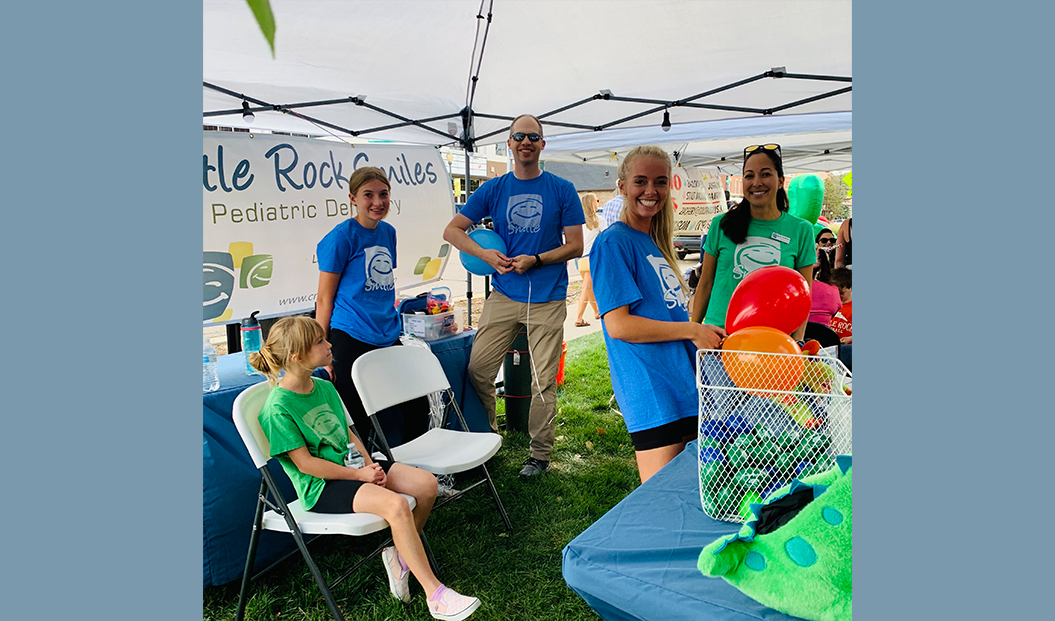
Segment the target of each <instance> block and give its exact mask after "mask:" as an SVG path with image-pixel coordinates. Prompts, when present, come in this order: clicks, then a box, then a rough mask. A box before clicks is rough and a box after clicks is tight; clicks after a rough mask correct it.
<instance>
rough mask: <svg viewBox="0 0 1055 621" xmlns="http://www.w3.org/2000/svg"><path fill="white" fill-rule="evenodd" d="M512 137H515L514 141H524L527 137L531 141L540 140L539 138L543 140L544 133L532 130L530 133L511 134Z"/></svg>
mask: <svg viewBox="0 0 1055 621" xmlns="http://www.w3.org/2000/svg"><path fill="white" fill-rule="evenodd" d="M510 138H512V139H513V142H523V140H524V138H527V139H528V140H530V141H531V142H538V141H539V140H542V134H536V133H535V132H531V133H530V134H525V133H524V132H517V133H515V134H513V135H512V136H510Z"/></svg>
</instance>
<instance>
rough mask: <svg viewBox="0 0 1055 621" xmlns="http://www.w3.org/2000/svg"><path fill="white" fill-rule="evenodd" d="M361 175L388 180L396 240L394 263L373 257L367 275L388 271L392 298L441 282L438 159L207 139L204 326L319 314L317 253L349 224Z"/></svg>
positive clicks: (336, 145)
mask: <svg viewBox="0 0 1055 621" xmlns="http://www.w3.org/2000/svg"><path fill="white" fill-rule="evenodd" d="M360 166H378V167H380V168H381V169H383V170H384V171H385V173H386V174H387V175H388V179H389V181H390V182H391V184H392V207H391V211H390V212H389V214H388V217H387V218H386V222H388V223H389V224H391V225H392V226H394V227H396V233H397V235H398V240H399V246H398V248H399V250H398V256H397V257H389V256H387V252H386V253H384V255H385V256H380V255H379V256H375V257H374V258H373V259H372V263H371V268H370V269H377V270H381V271H391V270H393V269H394V271H395V282H396V290H397V291H398V290H400V289H405V288H407V287H412V286H415V285H420V284H422V283H426V282H432V281H434V280H438V279H439V278H440V276H442V274H443V269H444V267H446V264H447V260H448V258H449V257H450V255H451V252H450V246H449V245H448V244H447V243H445V242H444V241H443V227H444V226H446V224H447V222H449V221H450V219H451V217H452V216H453V215H454V197H453V195H452V194H451V190H450V187H451V179H450V174H449V173H448V172H447V169H446V167H445V166H444V163H443V160H442V159H441V158H440V153H439V151H437V150H436V149H434V148H432V147H417V146H397V145H373V144H366V145H355V146H352V145H349V144H346V143H341V142H331V141H327V140H317V139H312V138H298V137H294V136H281V135H271V134H261V135H255V136H252V135H250V134H245V133H227V132H224V133H219V132H203V137H202V190H203V192H202V193H203V197H204V198H203V200H202V224H203V227H204V228H203V231H202V242H203V246H202V249H203V255H202V277H203V295H202V309H203V313H204V316H203V321H204V323H205V325H209V324H217V323H227V322H229V321H231V320H232V318H234V319H238V318H241V317H246V316H248V315H249V313H251V312H253V311H255V310H259V311H260V317H273V316H277V315H289V314H293V313H300V312H305V311H310V310H312V309H313V308H315V295H316V290H317V287H318V282H319V266H318V263H317V260H316V257H315V246H316V244H318V242H319V240H320V239H322V238H323V236H325V235H326V233H328V232H329V231H330V229H332V228H333V227H334V226H336V225H337V224H338V223H340V222H341V221H343V220H347V219H348V218H350V217H352V216H353V215H355V214H354V210H353V208H352V207H351V205H350V201H349V200H348V177H349V176H350V175H351V173H352V172H353V171H354V170H355V169H356V168H358V167H360ZM393 259H394V260H393Z"/></svg>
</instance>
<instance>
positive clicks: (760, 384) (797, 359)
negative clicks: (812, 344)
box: [722, 326, 805, 397]
mask: <svg viewBox="0 0 1055 621" xmlns="http://www.w3.org/2000/svg"><path fill="white" fill-rule="evenodd" d="M722 351H723V353H722V365H723V366H724V367H725V372H726V373H728V374H729V379H731V380H733V383H734V384H736V385H737V386H739V387H740V388H743V389H746V390H748V391H750V392H751V394H755V395H758V396H762V397H764V396H767V394H766V393H757V392H754V391H755V390H783V391H789V390H792V389H794V388H795V386H797V385H798V383H799V381H800V380H801V379H802V373H803V370H804V369H805V362H804V360H803V358H802V350H801V349H800V348H799V344H798V343H796V342H795V340H794V339H792V338H791V337H790V336H788V335H787V334H784V333H783V332H781V331H780V330H777V329H776V328H768V327H765V326H750V327H747V328H741V329H739V330H737V331H736V332H734V333H732V334H730V335H729V337H728V338H727V339H725V342H724V343H722ZM782 354H783V355H782Z"/></svg>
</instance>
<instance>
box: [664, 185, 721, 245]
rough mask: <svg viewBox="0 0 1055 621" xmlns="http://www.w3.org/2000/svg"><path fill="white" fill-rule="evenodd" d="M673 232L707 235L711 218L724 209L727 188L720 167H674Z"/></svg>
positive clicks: (672, 188) (671, 189) (671, 195)
mask: <svg viewBox="0 0 1055 621" xmlns="http://www.w3.org/2000/svg"><path fill="white" fill-rule="evenodd" d="M670 198H671V200H673V201H674V235H675V236H677V235H705V234H706V233H707V231H708V229H710V228H711V218H713V217H714V216H715V215H717V214H720V213H724V212H725V209H726V208H725V188H724V187H723V186H722V175H721V173H720V172H719V171H718V169H717V168H675V169H674V178H673V179H672V180H671V182H670Z"/></svg>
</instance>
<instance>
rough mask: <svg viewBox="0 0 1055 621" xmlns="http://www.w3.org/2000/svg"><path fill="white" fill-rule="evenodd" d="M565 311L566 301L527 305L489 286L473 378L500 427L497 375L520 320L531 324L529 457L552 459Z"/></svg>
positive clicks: (471, 361)
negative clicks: (496, 388)
mask: <svg viewBox="0 0 1055 621" xmlns="http://www.w3.org/2000/svg"><path fill="white" fill-rule="evenodd" d="M567 316H568V311H567V307H566V301H565V300H554V301H552V302H542V303H539V304H534V303H533V304H530V305H529V304H526V303H524V302H516V301H513V300H510V299H509V298H507V297H506V296H504V295H502V294H501V293H499V292H498V291H491V295H490V297H488V298H487V301H486V302H484V310H483V313H482V314H481V315H480V327H479V330H478V331H477V333H476V338H475V339H473V350H472V354H471V355H470V357H469V381H471V382H472V384H473V388H475V389H476V392H477V394H478V395H479V396H480V402H481V403H483V406H484V410H486V411H487V416H488V418H489V419H490V421H491V430H492V431H498V424H497V422H496V419H495V376H497V375H498V369H499V367H501V366H502V362H503V361H504V360H505V355H506V352H507V351H508V350H509V347H510V345H512V344H513V340H514V339H516V335H517V332H519V331H520V324H524V325H525V326H527V337H528V348H529V350H530V352H531V361H532V363H533V365H534V368H533V369H532V373H531V389H532V392H531V410H530V412H529V413H528V433H529V434H530V435H531V456H532V457H534V458H535V459H541V460H543V461H549V460H550V454H551V453H552V452H553V436H554V432H555V430H556V427H557V367H558V365H559V364H560V354H561V344H562V342H563V341H564V320H565V319H566V318H567ZM536 378H537V379H536ZM540 393H541V398H540V396H539V394H540Z"/></svg>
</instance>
